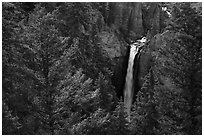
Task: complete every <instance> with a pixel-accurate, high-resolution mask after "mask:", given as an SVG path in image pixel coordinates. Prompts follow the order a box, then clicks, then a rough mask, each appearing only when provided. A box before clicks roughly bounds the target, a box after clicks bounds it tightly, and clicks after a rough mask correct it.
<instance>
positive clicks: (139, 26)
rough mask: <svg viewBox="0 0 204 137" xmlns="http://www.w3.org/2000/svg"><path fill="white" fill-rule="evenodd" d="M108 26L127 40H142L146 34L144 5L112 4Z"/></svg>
mask: <svg viewBox="0 0 204 137" xmlns="http://www.w3.org/2000/svg"><path fill="white" fill-rule="evenodd" d="M108 24H109V26H110V27H111V28H112V29H114V30H117V31H119V33H122V34H123V36H124V37H125V38H129V39H132V40H136V39H138V38H140V37H141V36H142V35H143V34H144V28H143V19H142V3H130V2H128V3H123V2H119V3H110V11H109V16H108Z"/></svg>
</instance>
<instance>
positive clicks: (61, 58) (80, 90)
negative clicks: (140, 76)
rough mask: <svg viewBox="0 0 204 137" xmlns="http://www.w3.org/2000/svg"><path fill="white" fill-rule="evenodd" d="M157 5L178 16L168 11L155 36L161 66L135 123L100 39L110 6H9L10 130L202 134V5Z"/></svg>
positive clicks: (5, 106)
mask: <svg viewBox="0 0 204 137" xmlns="http://www.w3.org/2000/svg"><path fill="white" fill-rule="evenodd" d="M148 5H149V4H145V3H143V6H144V11H143V13H145V12H146V11H147V9H148ZM153 5H154V4H153ZM155 6H156V7H157V10H161V7H167V11H169V12H170V13H171V16H168V17H167V12H165V11H162V10H161V14H160V23H159V24H160V31H164V32H163V33H162V34H157V35H156V36H155V37H154V38H152V39H151V42H150V48H151V46H155V45H156V46H155V47H157V48H155V50H154V51H151V55H152V60H153V62H152V64H153V65H152V66H151V69H150V70H149V73H148V74H147V75H146V77H145V78H144V80H145V83H144V84H143V87H142V89H141V90H140V91H139V92H138V94H137V98H136V102H135V104H134V105H133V108H132V113H131V121H130V122H128V120H127V114H126V112H125V110H124V104H123V101H122V100H119V99H118V98H117V97H116V93H115V87H114V86H113V85H112V83H111V78H112V74H113V72H112V68H114V66H113V64H116V63H115V62H113V60H114V59H113V60H111V59H110V58H109V57H108V56H107V55H105V54H104V51H103V50H102V47H101V45H100V44H101V43H100V41H99V38H98V36H97V35H98V33H100V32H101V31H103V29H104V26H106V27H108V24H107V22H108V21H107V18H108V16H109V17H110V16H111V15H110V9H109V8H110V7H109V3H76V2H71V3H58V2H55V3H8V2H7V3H5V2H4V3H2V133H3V134H20V135H22V134H29V135H34V134H37V135H39V134H46V135H48V134H61V135H67V134H81V135H84V134H87V135H97V134H99V135H128V134H140V135H143V134H151V135H152V134H161V135H164V134H165V135H166V134H168V135H169V134H171V135H172V134H176V135H177V134H201V132H202V122H201V121H202V97H201V94H202V90H201V87H202V85H201V74H202V68H201V64H202V63H201V60H202V59H201V56H202V54H201V53H202V51H201V47H202V31H201V30H202V25H201V22H202V21H201V17H202V16H201V15H202V12H201V9H200V8H201V7H200V6H199V3H156V4H155ZM145 8H146V9H145ZM124 14H125V13H124ZM146 14H150V13H146ZM146 14H144V16H146ZM151 14H153V13H151ZM148 16H151V15H148ZM148 23H149V22H148ZM148 23H147V24H146V25H147V26H146V27H147V28H145V29H146V31H147V30H148V29H151V25H152V24H151V23H150V24H148ZM148 25H149V26H148ZM166 25H167V27H166ZM144 27H145V26H144ZM165 27H166V28H165ZM110 31H111V30H110ZM146 33H147V32H146ZM152 43H153V44H155V45H151V44H152Z"/></svg>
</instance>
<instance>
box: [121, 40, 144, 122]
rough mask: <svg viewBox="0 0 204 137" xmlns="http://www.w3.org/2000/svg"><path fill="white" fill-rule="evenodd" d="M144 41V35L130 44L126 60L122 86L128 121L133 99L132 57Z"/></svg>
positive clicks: (137, 52)
mask: <svg viewBox="0 0 204 137" xmlns="http://www.w3.org/2000/svg"><path fill="white" fill-rule="evenodd" d="M144 42H146V38H145V37H144V38H143V39H142V40H141V41H138V42H137V43H133V44H132V45H130V46H131V47H130V56H129V62H128V68H127V75H126V79H125V88H124V105H125V111H126V113H127V114H128V121H130V111H131V105H132V101H133V94H134V93H133V91H134V86H133V65H134V58H135V56H136V55H137V54H139V49H140V47H141V46H143V45H144Z"/></svg>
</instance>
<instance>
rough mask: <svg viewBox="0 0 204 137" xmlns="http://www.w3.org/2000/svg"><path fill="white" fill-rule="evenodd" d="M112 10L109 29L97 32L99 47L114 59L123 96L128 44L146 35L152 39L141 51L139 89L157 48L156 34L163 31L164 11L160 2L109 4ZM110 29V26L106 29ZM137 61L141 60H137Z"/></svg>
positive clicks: (119, 88)
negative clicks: (162, 17)
mask: <svg viewBox="0 0 204 137" xmlns="http://www.w3.org/2000/svg"><path fill="white" fill-rule="evenodd" d="M108 6H109V13H108V15H107V19H106V24H107V25H108V26H106V29H104V30H103V31H101V32H100V33H98V37H99V42H100V46H101V47H102V49H104V53H105V54H107V56H108V57H109V58H110V59H112V60H113V62H114V66H113V71H114V76H113V85H114V86H115V88H116V91H117V92H118V94H119V96H122V95H123V88H124V82H125V76H126V71H127V66H128V57H129V51H128V49H129V48H128V45H130V44H131V43H132V42H133V41H135V40H137V39H140V38H141V37H143V36H147V37H148V39H152V40H151V42H150V43H149V44H148V46H150V47H149V48H147V49H148V50H144V51H141V54H140V57H139V63H138V65H137V66H139V68H137V71H138V73H137V74H134V75H135V76H136V75H137V80H136V81H135V85H136V90H138V89H139V88H141V87H142V85H143V83H144V77H145V75H146V74H147V73H148V71H149V68H150V67H151V65H152V64H151V63H152V52H153V51H154V50H156V47H155V44H154V43H152V42H155V40H154V39H155V38H156V37H154V36H155V35H156V34H157V33H159V32H160V31H161V15H162V10H161V7H160V5H159V3H130V2H127V3H122V2H118V3H108ZM107 28H108V29H107ZM137 61H138V60H137Z"/></svg>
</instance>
